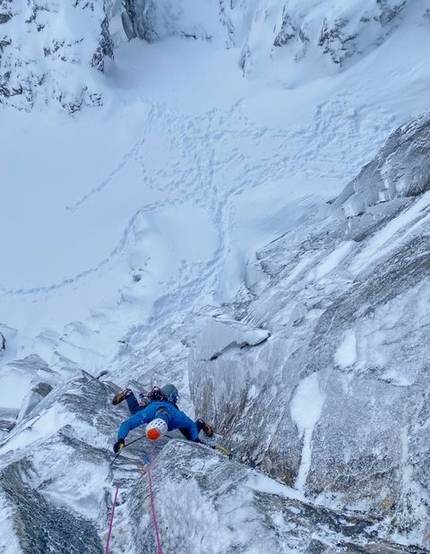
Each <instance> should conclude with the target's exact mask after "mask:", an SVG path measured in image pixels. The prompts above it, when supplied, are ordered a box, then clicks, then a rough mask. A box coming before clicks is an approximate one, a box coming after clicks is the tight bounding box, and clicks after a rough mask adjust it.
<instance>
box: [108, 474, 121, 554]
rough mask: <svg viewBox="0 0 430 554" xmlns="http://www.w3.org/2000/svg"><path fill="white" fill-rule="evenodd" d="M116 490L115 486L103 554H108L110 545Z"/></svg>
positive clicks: (117, 487) (117, 486) (117, 488)
mask: <svg viewBox="0 0 430 554" xmlns="http://www.w3.org/2000/svg"><path fill="white" fill-rule="evenodd" d="M118 490H119V485H118V484H117V485H116V491H115V498H114V500H113V505H112V513H111V515H110V520H109V531H108V536H107V540H106V548H105V554H109V543H110V536H111V534H112V527H113V518H114V516H115V506H116V501H117V498H118Z"/></svg>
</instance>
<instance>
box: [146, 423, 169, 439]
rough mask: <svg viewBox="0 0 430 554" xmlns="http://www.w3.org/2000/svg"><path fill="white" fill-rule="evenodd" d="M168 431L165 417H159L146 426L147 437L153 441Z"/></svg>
mask: <svg viewBox="0 0 430 554" xmlns="http://www.w3.org/2000/svg"><path fill="white" fill-rule="evenodd" d="M167 431H168V429H167V423H166V422H165V421H164V419H161V418H159V417H157V418H156V419H153V420H152V421H151V422H150V423H148V425H147V426H146V438H148V439H149V440H151V441H156V440H157V439H159V438H161V437H162V436H163V435H165V434H166V433H167Z"/></svg>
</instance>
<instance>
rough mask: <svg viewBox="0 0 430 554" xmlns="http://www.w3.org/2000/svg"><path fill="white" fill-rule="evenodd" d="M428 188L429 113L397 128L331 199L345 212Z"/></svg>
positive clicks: (429, 158)
mask: <svg viewBox="0 0 430 554" xmlns="http://www.w3.org/2000/svg"><path fill="white" fill-rule="evenodd" d="M428 190H430V114H424V115H422V116H421V117H419V118H417V119H415V120H413V121H411V122H408V123H405V124H404V125H402V126H401V127H400V128H399V129H397V130H396V131H395V132H394V133H392V135H390V137H389V138H388V140H387V142H386V143H385V144H384V146H383V147H382V148H381V149H380V151H379V152H378V154H377V155H376V158H375V159H374V160H372V161H371V162H370V163H369V164H368V165H366V167H364V168H363V170H362V171H361V172H360V174H359V175H358V176H357V177H356V178H355V179H354V180H353V181H352V182H351V183H350V184H349V185H348V186H347V187H346V188H345V190H344V191H343V192H342V193H341V194H340V195H339V196H338V198H337V199H336V201H335V206H341V207H342V209H343V211H344V213H345V215H347V216H354V215H358V214H360V213H363V212H365V211H367V209H368V208H369V207H370V206H373V205H375V204H377V203H378V202H386V201H387V200H393V199H394V198H402V197H407V196H418V195H420V194H422V193H423V192H426V191H428Z"/></svg>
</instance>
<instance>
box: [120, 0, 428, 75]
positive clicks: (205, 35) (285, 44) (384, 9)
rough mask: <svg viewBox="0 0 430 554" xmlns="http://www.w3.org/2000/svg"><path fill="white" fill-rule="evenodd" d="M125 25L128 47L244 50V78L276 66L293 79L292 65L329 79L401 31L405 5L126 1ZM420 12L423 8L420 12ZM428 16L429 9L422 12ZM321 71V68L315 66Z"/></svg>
mask: <svg viewBox="0 0 430 554" xmlns="http://www.w3.org/2000/svg"><path fill="white" fill-rule="evenodd" d="M124 8H125V11H124V13H123V24H124V28H125V31H126V33H127V36H128V37H129V39H131V38H134V37H139V38H141V39H143V40H146V41H148V42H154V41H157V40H161V39H163V38H165V37H166V36H172V35H176V36H182V37H191V38H193V39H202V40H211V41H212V40H218V41H219V42H222V43H223V44H224V45H225V46H227V47H232V46H235V47H241V48H242V53H241V55H240V65H241V67H242V70H243V73H244V75H247V76H250V77H252V76H261V74H263V73H265V72H266V69H267V66H270V64H271V63H272V61H274V62H275V63H277V61H278V60H279V61H280V64H278V73H279V75H282V66H284V67H285V68H287V69H286V72H285V73H286V75H287V74H288V67H290V64H291V63H293V64H294V63H300V62H302V61H306V59H310V60H312V61H313V63H314V62H315V61H316V60H317V61H318V65H319V66H321V67H322V68H323V69H322V71H323V72H324V71H326V72H328V73H332V72H333V71H338V70H341V69H344V68H346V67H349V66H350V65H351V64H353V63H355V62H356V61H358V60H359V59H360V58H362V57H363V56H365V55H366V54H368V53H370V52H371V51H372V50H374V49H375V48H377V47H379V46H380V45H381V44H383V43H384V41H385V40H386V39H387V38H388V37H389V36H390V35H391V34H392V33H393V31H395V29H396V28H397V27H398V26H399V25H400V24H401V22H402V20H403V18H404V12H405V11H406V0H381V1H379V0H378V1H376V2H367V3H366V2H365V3H358V2H357V3H355V4H354V3H353V4H352V5H346V4H345V3H344V2H341V1H338V2H328V3H323V2H311V1H306V2H303V0H289V1H283V2H282V1H281V2H276V1H273V0H253V1H251V2H244V1H241V0H237V1H232V2H225V0H219V2H215V1H213V2H210V3H206V4H205V5H204V6H202V5H200V4H197V5H196V3H195V2H193V1H192V0H178V2H175V3H173V4H172V2H170V1H167V0H161V1H159V2H155V1H153V0H126V1H125V2H124ZM417 8H418V7H417ZM418 10H421V12H422V13H421V15H422V16H424V15H425V7H424V6H422V7H421V8H418ZM314 65H315V63H314Z"/></svg>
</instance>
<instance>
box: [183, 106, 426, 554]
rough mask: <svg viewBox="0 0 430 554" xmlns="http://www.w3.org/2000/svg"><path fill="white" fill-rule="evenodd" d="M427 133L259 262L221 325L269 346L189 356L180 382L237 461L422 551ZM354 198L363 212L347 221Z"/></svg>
mask: <svg viewBox="0 0 430 554" xmlns="http://www.w3.org/2000/svg"><path fill="white" fill-rule="evenodd" d="M427 133H428V131H427V116H424V117H422V118H419V119H417V120H416V121H414V122H411V123H410V124H408V125H405V126H403V127H402V128H400V129H399V130H398V131H396V133H394V134H393V135H392V137H390V138H389V140H388V141H387V143H386V145H385V146H384V147H383V149H382V150H381V152H380V153H379V154H378V155H377V157H376V158H375V160H374V161H373V162H372V163H371V164H369V166H368V167H367V168H366V169H365V170H364V171H363V172H362V174H360V176H358V177H357V178H356V179H355V180H354V181H353V182H352V183H351V184H350V185H348V187H347V188H346V189H345V191H344V192H343V193H342V194H341V195H340V196H339V198H338V199H337V200H336V201H335V202H334V203H332V204H330V205H328V206H327V207H326V208H325V209H324V210H322V211H321V212H320V213H319V214H317V215H316V216H315V217H314V218H313V219H311V220H310V221H309V222H307V223H306V224H304V225H303V226H302V227H301V228H298V229H296V230H294V231H292V232H290V233H287V234H286V235H285V236H283V237H282V238H280V239H279V240H278V241H274V242H273V243H272V244H271V245H269V246H268V247H267V248H265V249H263V250H261V251H260V252H259V253H258V259H259V261H260V264H261V267H262V268H263V269H264V271H265V273H266V274H267V275H269V276H270V282H269V283H268V284H267V286H266V288H265V289H264V290H262V291H261V292H260V293H259V294H258V296H256V297H255V298H252V299H250V300H248V302H247V303H246V304H243V303H240V302H239V301H238V302H237V303H236V304H235V305H234V306H235V308H233V307H232V311H231V316H232V317H235V318H236V319H240V321H241V323H245V324H250V325H252V326H255V327H259V326H263V327H264V328H266V329H268V330H269V331H270V338H269V340H268V341H266V342H264V343H262V344H260V345H258V346H255V347H253V348H252V349H243V350H241V351H233V352H229V351H226V352H224V353H223V355H222V356H219V357H218V358H216V359H204V358H203V357H195V356H194V355H192V356H190V360H189V361H190V368H189V372H190V380H191V388H192V392H193V398H194V400H195V404H196V410H197V412H198V413H201V414H202V416H203V417H207V418H209V419H211V418H213V420H214V422H215V425H216V427H217V429H218V430H219V432H221V433H223V434H225V436H226V439H227V441H228V442H227V444H228V445H229V446H230V447H231V448H233V449H234V450H236V452H237V454H238V456H239V459H241V460H242V461H244V462H247V463H250V464H251V465H254V466H256V467H259V468H263V469H264V470H265V471H267V472H268V473H269V474H270V475H272V476H274V477H276V478H277V479H280V480H282V481H283V482H285V483H286V484H288V485H290V486H293V487H294V488H296V489H298V490H299V491H302V492H303V493H304V494H306V495H307V497H308V498H309V500H313V501H316V502H318V503H322V504H326V505H333V503H335V505H337V506H338V507H339V508H342V509H345V508H347V509H352V510H355V511H357V512H360V513H361V512H366V513H371V514H373V515H375V516H377V517H384V518H385V520H386V521H387V522H388V523H389V524H392V525H394V526H395V528H397V529H398V530H399V531H401V532H402V533H403V534H404V535H408V536H411V537H412V536H414V537H418V539H417V541H418V542H420V543H421V545H422V546H423V547H427V548H428V547H429V546H430V542H429V537H430V528H429V524H428V521H429V519H430V518H429V512H428V506H429V505H430V492H429V491H430V472H429V471H430V470H429V468H428V463H427V461H426V460H428V457H429V453H430V447H429V445H430V434H429V426H428V421H429V420H430V411H429V410H430V408H429V402H428V394H427V392H426V391H428V390H430V372H429V366H428V361H427V360H428V358H429V347H428V342H427V341H426V340H425V337H426V336H427V329H428V327H429V325H430V304H429V299H430V281H429V278H428V268H429V267H430V254H429V249H428V244H429V240H430V223H429V217H428V214H429V211H430V191H429V190H428V180H427V175H428V170H427V167H428V152H427V149H428V140H427ZM369 167H372V168H373V173H372V175H374V176H375V178H370V170H369ZM382 168H383V169H382ZM381 186H383V187H384V190H387V191H389V192H390V194H389V195H388V196H387V198H385V199H384V201H383V202H381V201H380V200H381V199H380V196H379V192H380V189H381ZM354 195H357V196H359V197H361V198H366V199H369V200H367V201H366V202H365V204H364V205H365V206H366V207H365V209H362V210H358V211H357V215H353V214H352V213H351V210H348V211H346V210H345V211H346V213H347V217H345V214H344V213H343V210H342V209H341V207H342V208H343V207H344V206H345V204H346V203H347V202H348V201H349V200H350V198H351V196H354ZM239 297H240V296H239ZM269 314H270V316H269ZM198 340H199V339H197V343H198ZM207 340H209V341H210V340H211V339H210V336H208V337H207ZM207 348H208V350H210V348H209V347H207Z"/></svg>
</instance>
